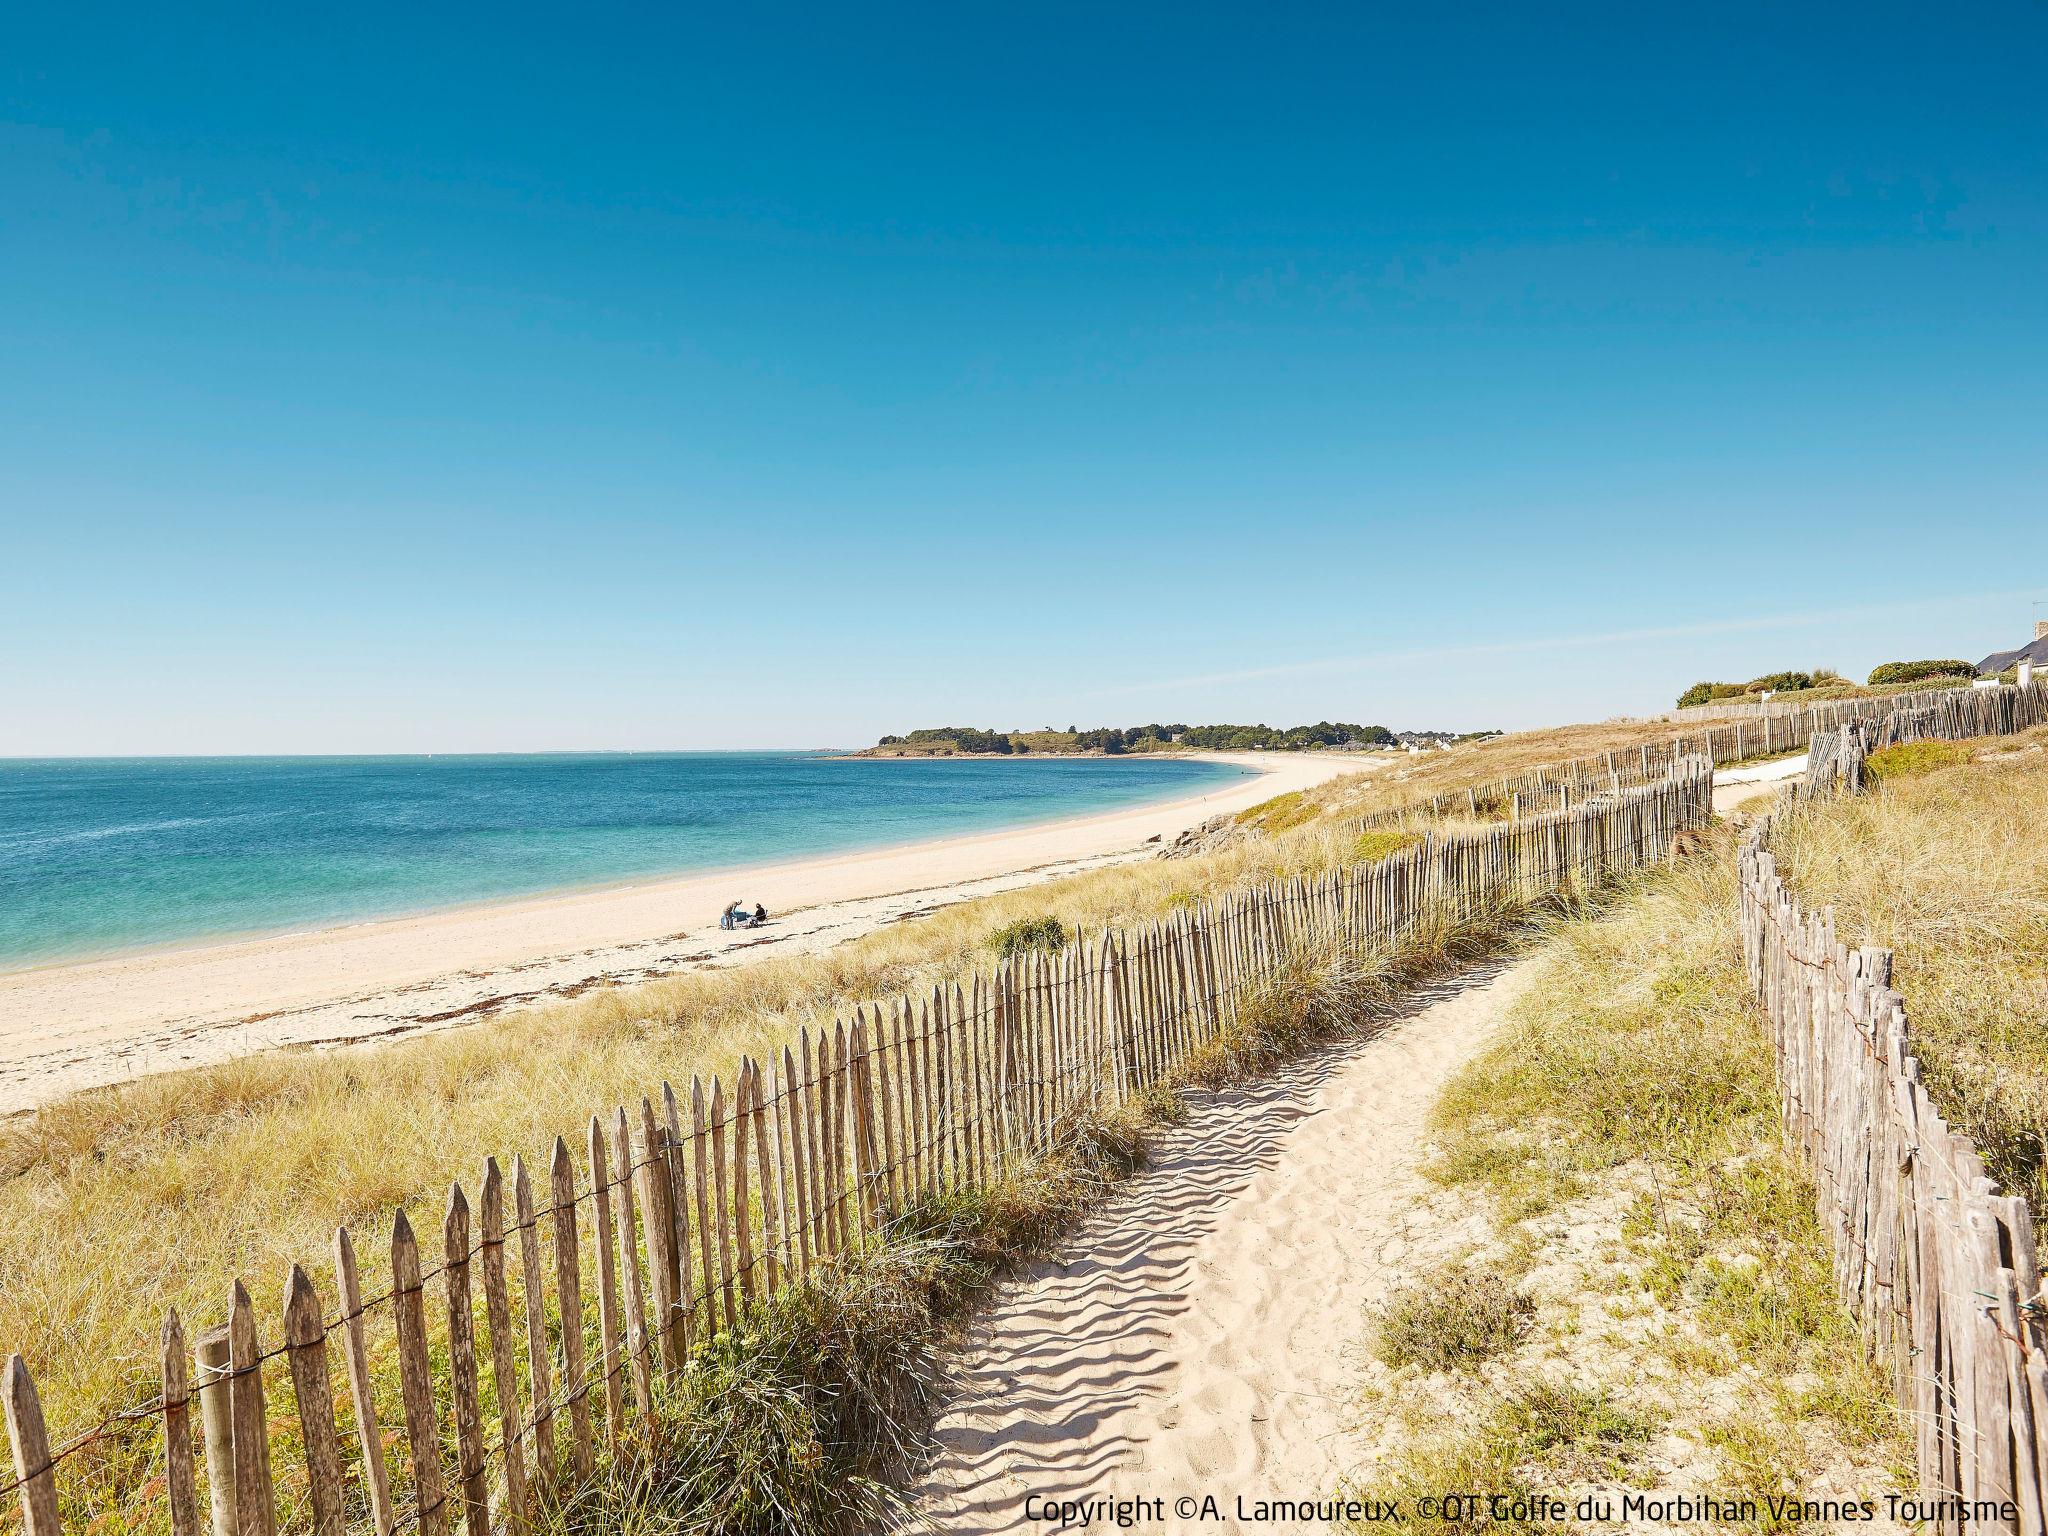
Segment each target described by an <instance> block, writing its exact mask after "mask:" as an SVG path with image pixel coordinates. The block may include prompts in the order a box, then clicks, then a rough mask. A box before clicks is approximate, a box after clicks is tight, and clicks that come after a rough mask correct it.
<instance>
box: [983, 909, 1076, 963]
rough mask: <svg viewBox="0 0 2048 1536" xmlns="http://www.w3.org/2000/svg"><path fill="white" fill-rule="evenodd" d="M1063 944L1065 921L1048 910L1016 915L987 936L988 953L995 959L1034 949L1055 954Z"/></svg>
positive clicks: (1062, 947) (1064, 942)
mask: <svg viewBox="0 0 2048 1536" xmlns="http://www.w3.org/2000/svg"><path fill="white" fill-rule="evenodd" d="M1066 947H1067V927H1066V924H1064V923H1062V922H1061V921H1060V920H1059V919H1058V918H1057V917H1054V916H1052V915H1051V914H1050V913H1046V914H1043V915H1041V916H1038V917H1020V918H1017V919H1016V920H1015V921H1014V922H1008V923H1005V924H1003V926H1002V927H1000V928H998V929H997V930H996V931H995V932H994V933H992V934H990V935H989V936H988V948H989V953H991V954H992V955H994V956H995V957H996V958H997V959H998V960H1010V959H1014V958H1015V957H1016V956H1018V955H1026V954H1034V953H1036V954H1045V955H1056V954H1058V953H1059V952H1060V951H1061V950H1063V949H1065V948H1066Z"/></svg>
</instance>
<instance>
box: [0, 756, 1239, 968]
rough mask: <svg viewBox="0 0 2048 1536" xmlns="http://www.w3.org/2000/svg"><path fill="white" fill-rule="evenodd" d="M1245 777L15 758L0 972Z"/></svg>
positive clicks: (2, 874)
mask: <svg viewBox="0 0 2048 1536" xmlns="http://www.w3.org/2000/svg"><path fill="white" fill-rule="evenodd" d="M1246 771H1247V770H1244V769H1240V768H1235V767H1232V766H1230V765H1228V764H1223V763H1214V762H1206V761H1200V760H1191V759H1187V758H1180V757H1130V758H1054V757H1024V758H1016V759H984V758H977V759H946V758H854V757H847V756H845V755H843V752H842V750H840V749H817V750H805V751H778V750H761V751H745V752H687V751H673V752H639V751H599V752H539V753H435V754H412V755H397V754H393V755H375V756H369V755H366V756H275V757H124V758H13V759H0V970H21V969H27V968H32V967H36V966H43V965H51V964H63V963H75V962H78V961H83V960H91V959H99V958H105V957H108V956H112V955H119V954H124V953H131V952H135V951H142V950H150V949H159V948H170V947H179V946H184V945H189V944H195V943H203V942H207V941H210V940H225V939H230V938H237V937H246V936H255V935H262V934H268V933H279V932H291V931H298V930H304V929H309V928H320V927H328V926H337V925H341V924H346V923H355V922H365V921H374V920H376V919H379V918H388V917H401V916H411V915H416V914H419V913H424V912H433V911H439V910H445V909H449V908H455V907H462V906H469V905H473V904H476V903H480V902H489V901H494V900H515V899H519V898H522V897H532V896H541V895H548V894H553V893H558V892H565V891H574V890H581V889H594V888H601V887H604V886H611V885H618V884H622V883H630V882H634V881H639V880H650V879H659V878H663V877H668V876H677V875H688V874H699V873H707V872H712V871H716V870H719V869H724V868H739V867H742V866H747V865H757V864H764V863H770V862H780V861H783V860H788V859H795V858H805V857H816V856H827V855H831V854H835V853H850V852H858V851H863V850H867V849H873V848H882V847H889V846H894V845H897V844H902V843H910V842H919V841H925V840H928V839H932V838H940V837H947V836H958V835H966V834H970V833H975V832H985V831H993V830H998V829H1001V828H1006V827H1013V826H1027V825H1032V824H1035V823H1042V822H1049V821H1057V820H1063V819H1066V818H1068V817H1073V816H1085V815H1089V814H1093V813H1096V812H1101V811H1109V810H1117V809H1122V808H1126V807H1130V806H1136V805H1143V804H1146V803H1149V802H1155V801H1160V800H1167V799H1174V798H1179V797H1182V796H1185V795H1190V794H1194V793H1199V792H1200V791H1201V790H1202V789H1203V787H1204V786H1206V785H1209V784H1220V783H1223V782H1227V781H1229V780H1230V779H1232V778H1236V777H1238V776H1240V775H1242V774H1243V773H1244V772H1246ZM745 895H746V893H745V892H740V891H735V893H734V896H735V899H737V898H739V897H743V896H745ZM715 915H716V914H715V913H714V914H705V916H706V917H715Z"/></svg>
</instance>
